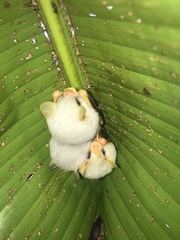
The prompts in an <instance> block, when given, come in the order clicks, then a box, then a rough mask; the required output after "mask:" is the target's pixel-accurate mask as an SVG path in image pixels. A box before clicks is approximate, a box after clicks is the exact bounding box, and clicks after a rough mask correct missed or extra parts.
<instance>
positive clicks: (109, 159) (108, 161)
mask: <svg viewBox="0 0 180 240" xmlns="http://www.w3.org/2000/svg"><path fill="white" fill-rule="evenodd" d="M106 161H107V163H108V164H109V165H110V167H111V168H118V165H116V164H115V162H114V161H113V160H112V159H111V158H108V159H107V160H106Z"/></svg>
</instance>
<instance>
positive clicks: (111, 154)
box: [79, 142, 116, 179]
mask: <svg viewBox="0 0 180 240" xmlns="http://www.w3.org/2000/svg"><path fill="white" fill-rule="evenodd" d="M103 149H104V151H105V155H104V154H103V153H102V151H101V155H100V157H97V156H96V154H94V153H93V152H91V156H90V159H89V160H87V162H86V163H87V168H86V171H85V174H84V175H83V177H85V178H89V179H99V178H102V177H104V176H106V175H107V174H109V173H111V172H112V170H113V168H114V166H112V165H111V164H110V163H109V161H108V160H109V159H111V161H112V162H114V163H115V161H116V149H115V146H114V144H113V143H110V142H109V143H107V144H106V145H105V146H103ZM79 171H80V173H81V168H80V169H79Z"/></svg>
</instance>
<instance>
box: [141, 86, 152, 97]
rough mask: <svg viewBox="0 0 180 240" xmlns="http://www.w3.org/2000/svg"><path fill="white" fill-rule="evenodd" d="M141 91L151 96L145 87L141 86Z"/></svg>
mask: <svg viewBox="0 0 180 240" xmlns="http://www.w3.org/2000/svg"><path fill="white" fill-rule="evenodd" d="M143 92H144V93H145V94H146V95H148V96H151V93H150V92H149V90H148V89H147V88H143Z"/></svg>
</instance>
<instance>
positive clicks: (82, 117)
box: [78, 106, 87, 121]
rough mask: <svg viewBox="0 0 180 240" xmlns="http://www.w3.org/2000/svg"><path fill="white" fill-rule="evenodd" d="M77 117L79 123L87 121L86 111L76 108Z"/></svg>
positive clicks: (81, 107) (80, 107) (79, 107)
mask: <svg viewBox="0 0 180 240" xmlns="http://www.w3.org/2000/svg"><path fill="white" fill-rule="evenodd" d="M78 111H79V112H78V116H79V120H80V121H85V120H86V119H87V115H86V109H85V108H84V107H83V106H78Z"/></svg>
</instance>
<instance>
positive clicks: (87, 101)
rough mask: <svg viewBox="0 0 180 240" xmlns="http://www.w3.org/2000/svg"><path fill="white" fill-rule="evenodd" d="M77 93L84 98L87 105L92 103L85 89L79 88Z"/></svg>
mask: <svg viewBox="0 0 180 240" xmlns="http://www.w3.org/2000/svg"><path fill="white" fill-rule="evenodd" d="M78 94H79V95H80V96H81V97H82V98H83V99H84V101H85V102H86V103H87V105H89V106H90V107H92V104H91V102H90V101H89V97H88V94H87V92H86V90H84V89H80V90H79V91H78Z"/></svg>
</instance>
